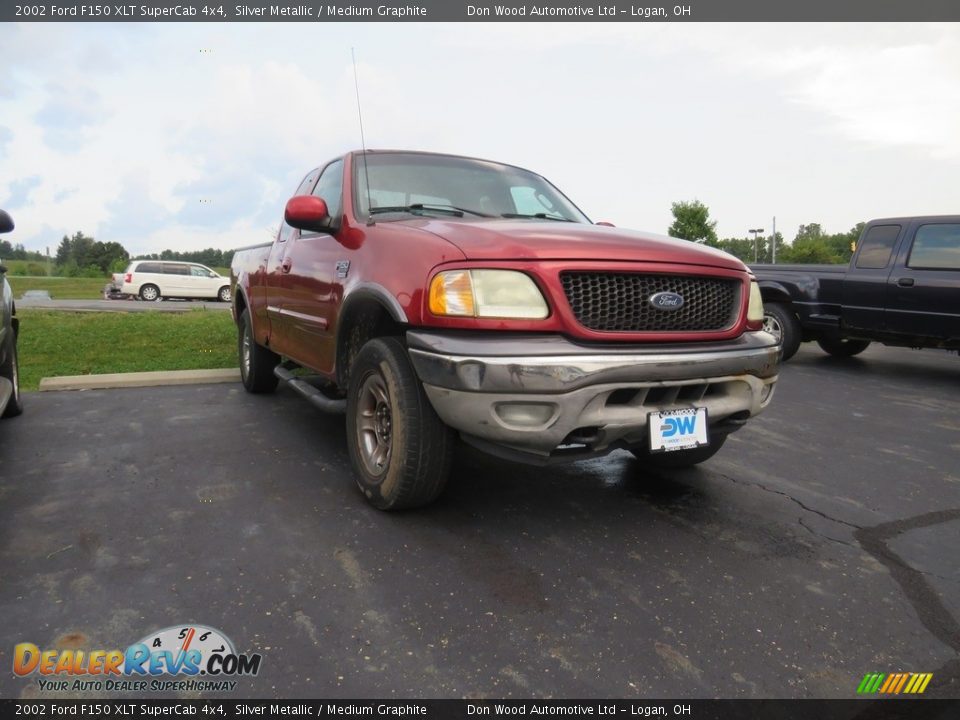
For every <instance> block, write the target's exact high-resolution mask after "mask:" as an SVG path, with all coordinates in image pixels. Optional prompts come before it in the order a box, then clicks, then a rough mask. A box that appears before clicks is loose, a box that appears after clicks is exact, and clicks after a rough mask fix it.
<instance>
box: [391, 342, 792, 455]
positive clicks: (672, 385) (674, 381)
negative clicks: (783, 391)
mask: <svg viewBox="0 0 960 720" xmlns="http://www.w3.org/2000/svg"><path fill="white" fill-rule="evenodd" d="M407 342H408V346H409V348H410V358H411V360H412V361H413V365H414V368H415V369H416V371H417V374H418V376H419V377H420V380H421V381H422V382H423V385H424V388H425V390H426V393H427V397H428V398H429V399H430V402H431V403H432V405H433V407H434V409H435V410H436V412H437V414H438V415H439V416H440V418H441V419H442V420H443V421H444V422H445V423H446V424H448V425H450V426H451V427H453V428H455V429H456V430H459V431H460V433H461V434H462V435H463V436H464V439H466V440H467V441H469V442H473V443H474V444H477V445H480V446H481V447H483V448H484V449H487V450H491V451H496V450H497V449H499V450H500V451H501V452H500V453H499V454H505V455H509V456H514V457H516V459H526V460H529V461H532V462H545V461H549V460H550V459H551V458H554V457H558V456H566V455H570V454H573V455H575V456H577V457H579V456H582V455H585V454H591V453H601V452H604V451H607V450H609V449H611V448H612V447H617V446H631V445H643V444H645V443H646V441H647V440H646V439H647V432H646V428H647V414H648V413H650V412H656V411H660V410H668V409H673V408H683V407H705V408H707V416H708V418H709V422H710V427H711V432H713V433H714V434H717V433H721V434H723V433H727V432H731V431H733V430H735V429H737V428H738V427H739V426H740V425H742V424H743V422H744V421H745V420H746V419H747V418H748V417H750V416H752V415H756V414H757V413H758V412H760V411H761V410H762V409H763V408H764V407H766V406H767V404H768V403H769V402H770V399H771V397H772V396H773V388H774V385H775V383H776V381H777V362H778V356H779V351H780V348H779V345H777V343H776V340H775V339H774V338H773V336H771V335H769V334H768V333H764V332H752V333H747V334H745V335H743V336H741V337H739V338H737V339H736V340H732V341H729V342H724V343H710V344H705V343H699V344H697V345H695V346H691V345H680V344H677V345H658V346H642V347H641V346H633V347H626V348H615V347H614V348H611V347H609V346H605V347H603V348H602V349H598V348H596V347H585V346H581V345H577V344H574V343H571V342H570V341H568V340H566V339H564V338H562V337H559V336H519V337H517V336H510V335H503V334H501V335H496V336H491V335H467V334H464V335H456V334H443V333H432V332H423V331H411V332H408V333H407Z"/></svg>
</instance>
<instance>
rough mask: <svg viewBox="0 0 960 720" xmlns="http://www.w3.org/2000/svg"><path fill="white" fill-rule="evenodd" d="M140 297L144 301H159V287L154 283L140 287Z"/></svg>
mask: <svg viewBox="0 0 960 720" xmlns="http://www.w3.org/2000/svg"><path fill="white" fill-rule="evenodd" d="M140 299H141V300H145V301H146V302H159V301H160V288H158V287H157V286H156V285H144V286H143V287H141V288H140Z"/></svg>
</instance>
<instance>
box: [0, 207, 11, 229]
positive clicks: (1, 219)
mask: <svg viewBox="0 0 960 720" xmlns="http://www.w3.org/2000/svg"><path fill="white" fill-rule="evenodd" d="M12 230H13V218H12V217H10V216H9V215H8V214H7V211H6V210H0V233H8V232H10V231H12Z"/></svg>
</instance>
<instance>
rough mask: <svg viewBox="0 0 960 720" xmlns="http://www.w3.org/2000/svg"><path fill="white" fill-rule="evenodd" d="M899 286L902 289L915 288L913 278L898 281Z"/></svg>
mask: <svg viewBox="0 0 960 720" xmlns="http://www.w3.org/2000/svg"><path fill="white" fill-rule="evenodd" d="M897 285H899V286H900V287H913V278H900V279H899V280H897Z"/></svg>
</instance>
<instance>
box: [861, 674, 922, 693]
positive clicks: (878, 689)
mask: <svg viewBox="0 0 960 720" xmlns="http://www.w3.org/2000/svg"><path fill="white" fill-rule="evenodd" d="M932 679H933V673H912V672H904V673H891V674H889V675H888V674H886V673H867V674H866V675H864V676H863V680H861V681H860V684H859V685H858V686H857V694H858V695H871V694H873V693H881V694H884V695H899V694H901V693H903V694H906V695H919V694H921V693H923V692H924V691H925V690H926V689H927V685H929V684H930V681H931V680H932Z"/></svg>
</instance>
